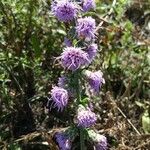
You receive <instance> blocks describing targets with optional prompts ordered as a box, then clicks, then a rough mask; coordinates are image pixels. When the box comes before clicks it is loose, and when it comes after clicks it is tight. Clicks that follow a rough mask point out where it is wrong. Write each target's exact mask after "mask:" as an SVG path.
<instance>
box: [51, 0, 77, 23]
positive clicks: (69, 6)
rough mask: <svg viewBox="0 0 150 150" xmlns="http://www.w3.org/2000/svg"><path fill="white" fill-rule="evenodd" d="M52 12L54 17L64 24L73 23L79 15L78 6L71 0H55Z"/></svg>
mask: <svg viewBox="0 0 150 150" xmlns="http://www.w3.org/2000/svg"><path fill="white" fill-rule="evenodd" d="M51 10H52V13H53V14H54V16H55V17H56V18H57V19H58V20H59V21H62V22H68V21H72V20H73V19H74V18H75V17H76V15H77V7H76V5H75V4H74V3H73V2H71V1H69V0H55V1H53V2H52V5H51Z"/></svg>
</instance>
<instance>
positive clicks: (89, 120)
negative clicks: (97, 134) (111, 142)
mask: <svg viewBox="0 0 150 150" xmlns="http://www.w3.org/2000/svg"><path fill="white" fill-rule="evenodd" d="M96 119H97V118H96V115H95V113H93V112H92V111H91V110H90V108H85V107H83V106H82V107H81V106H80V107H79V109H78V114H77V123H78V126H80V127H84V128H88V127H90V126H92V125H93V124H95V122H96Z"/></svg>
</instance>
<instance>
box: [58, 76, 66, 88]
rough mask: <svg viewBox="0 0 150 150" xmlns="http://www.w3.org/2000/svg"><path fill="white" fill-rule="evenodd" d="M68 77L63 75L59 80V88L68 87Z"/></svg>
mask: <svg viewBox="0 0 150 150" xmlns="http://www.w3.org/2000/svg"><path fill="white" fill-rule="evenodd" d="M67 80H68V79H67V77H66V76H64V75H62V76H61V77H59V78H58V86H59V87H61V88H65V87H66V84H67V82H68V81H67Z"/></svg>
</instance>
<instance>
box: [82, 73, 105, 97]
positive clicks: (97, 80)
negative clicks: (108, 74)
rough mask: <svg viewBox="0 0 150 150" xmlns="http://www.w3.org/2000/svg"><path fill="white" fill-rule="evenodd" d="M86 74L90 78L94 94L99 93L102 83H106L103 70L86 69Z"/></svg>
mask: <svg viewBox="0 0 150 150" xmlns="http://www.w3.org/2000/svg"><path fill="white" fill-rule="evenodd" d="M85 75H86V77H87V79H88V82H89V85H90V90H91V91H92V93H93V94H97V93H98V92H99V91H100V88H101V86H102V84H104V83H105V80H104V78H103V73H102V72H101V71H96V72H91V71H89V70H86V71H85Z"/></svg>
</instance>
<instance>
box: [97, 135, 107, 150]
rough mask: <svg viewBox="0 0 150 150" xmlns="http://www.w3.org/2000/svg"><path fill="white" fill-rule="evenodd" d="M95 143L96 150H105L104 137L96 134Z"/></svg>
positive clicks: (105, 141)
mask: <svg viewBox="0 0 150 150" xmlns="http://www.w3.org/2000/svg"><path fill="white" fill-rule="evenodd" d="M96 141H97V144H96V145H95V148H96V150H107V139H106V137H105V136H104V135H100V134H97V136H96Z"/></svg>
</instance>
